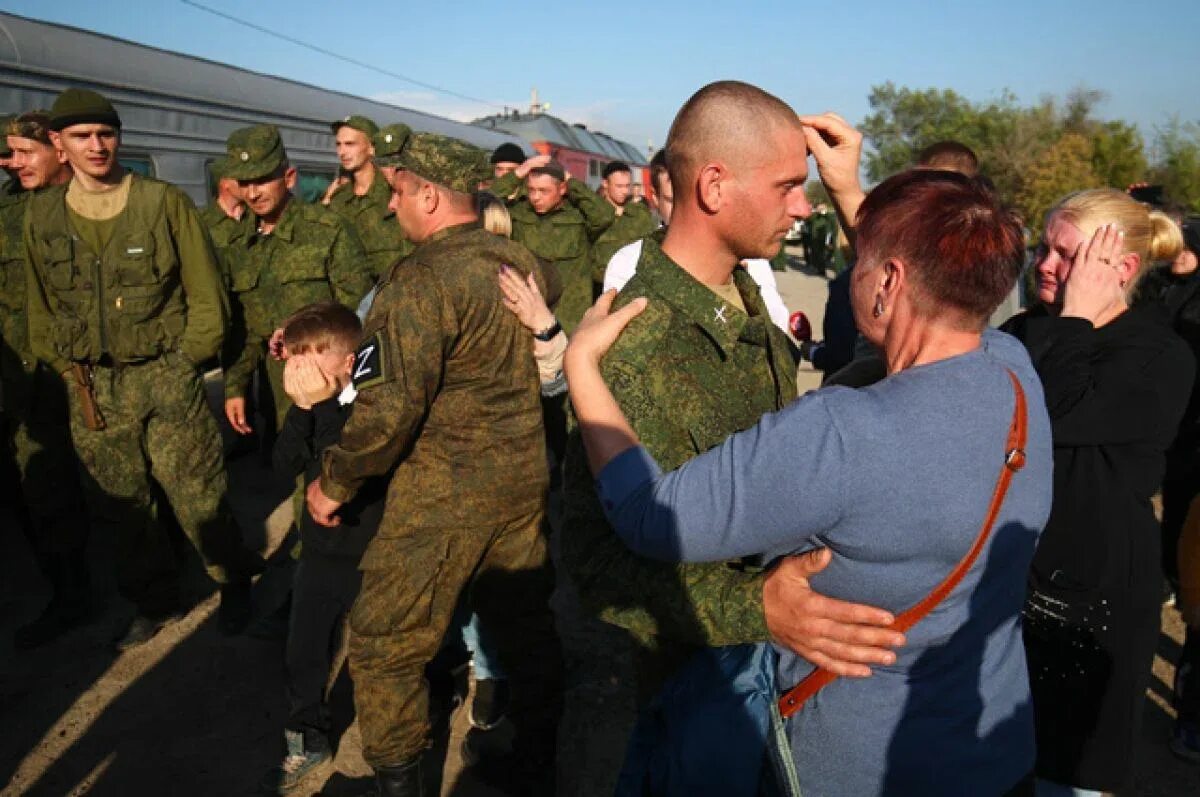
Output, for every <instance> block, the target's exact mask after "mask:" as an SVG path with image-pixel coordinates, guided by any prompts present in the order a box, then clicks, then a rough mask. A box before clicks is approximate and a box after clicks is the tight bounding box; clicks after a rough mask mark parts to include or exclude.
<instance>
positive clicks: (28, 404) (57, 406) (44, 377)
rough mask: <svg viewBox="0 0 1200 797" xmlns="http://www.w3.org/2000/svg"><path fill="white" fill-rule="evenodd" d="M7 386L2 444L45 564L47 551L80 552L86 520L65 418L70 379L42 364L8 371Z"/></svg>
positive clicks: (37, 552) (33, 540)
mask: <svg viewBox="0 0 1200 797" xmlns="http://www.w3.org/2000/svg"><path fill="white" fill-rule="evenodd" d="M18 383H19V384H18ZM3 390H4V396H5V400H6V402H7V404H8V406H7V407H6V410H5V414H6V416H7V420H8V423H7V428H6V429H5V437H4V441H3V445H4V446H6V447H7V448H8V451H9V453H10V454H11V457H12V461H13V463H14V465H15V466H16V471H17V478H18V480H19V483H20V498H21V500H22V501H23V502H24V505H25V511H26V520H27V525H28V528H26V530H25V531H26V536H27V537H28V538H29V543H30V545H31V547H32V548H33V551H34V554H35V555H36V556H37V558H38V562H39V564H43V563H44V561H45V560H46V558H47V557H53V556H60V555H69V554H74V553H79V552H82V551H83V550H84V549H85V548H86V546H87V533H88V521H87V515H86V513H85V511H84V502H83V494H82V492H81V490H80V486H79V461H78V459H77V458H76V456H75V446H74V444H73V443H72V442H71V432H70V427H69V426H68V422H67V397H66V385H64V384H63V380H62V379H61V378H60V377H59V376H58V375H57V374H54V373H52V372H51V371H50V369H48V368H46V367H45V366H40V365H39V366H37V367H36V368H34V369H32V370H31V371H26V372H24V373H22V374H20V375H16V374H6V378H5V379H4V382H3ZM18 397H19V398H18Z"/></svg>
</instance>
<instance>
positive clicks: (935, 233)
mask: <svg viewBox="0 0 1200 797" xmlns="http://www.w3.org/2000/svg"><path fill="white" fill-rule="evenodd" d="M856 229H857V249H858V258H859V261H860V262H870V263H883V262H886V261H887V260H889V259H892V258H895V259H897V260H900V261H902V262H903V263H904V264H905V265H906V266H908V269H909V273H910V275H911V278H912V280H913V282H914V287H915V288H916V293H917V299H918V301H920V302H921V303H922V305H924V306H926V307H927V308H928V309H929V310H931V311H933V312H934V313H936V312H937V311H938V309H939V308H941V309H955V310H957V311H959V312H960V313H962V314H964V315H966V316H968V317H969V318H971V319H973V320H975V321H978V322H980V324H981V326H982V324H983V323H986V321H987V318H988V316H990V315H991V314H992V312H993V311H994V310H995V309H996V308H997V307H999V306H1000V303H1001V302H1002V301H1004V297H1006V296H1007V295H1008V294H1009V292H1010V291H1011V290H1012V289H1013V286H1014V285H1015V284H1016V281H1017V278H1018V277H1019V276H1020V274H1021V268H1022V267H1023V265H1024V263H1025V237H1024V235H1023V234H1022V231H1021V222H1020V220H1019V219H1018V218H1017V216H1016V215H1015V214H1014V213H1012V212H1011V211H1009V210H1007V209H1005V208H1004V207H1003V206H1002V205H1001V204H1000V201H999V199H998V198H997V197H996V195H995V193H994V192H992V191H991V190H989V189H988V188H987V187H986V186H985V185H984V184H982V183H980V182H979V181H978V180H976V179H972V178H969V177H964V176H963V175H961V174H956V173H954V172H946V171H935V170H931V169H911V170H909V171H906V172H900V173H899V174H896V175H893V176H892V177H889V178H888V179H886V180H884V181H883V182H882V183H880V184H879V185H877V186H876V187H875V188H874V189H873V190H872V191H871V193H870V194H868V195H867V198H866V200H865V201H864V202H863V204H862V205H861V206H860V207H859V209H858V224H857V228H856Z"/></svg>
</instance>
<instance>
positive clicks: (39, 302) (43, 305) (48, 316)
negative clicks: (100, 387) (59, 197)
mask: <svg viewBox="0 0 1200 797" xmlns="http://www.w3.org/2000/svg"><path fill="white" fill-rule="evenodd" d="M23 228H24V239H25V302H26V314H27V316H28V319H29V346H30V349H31V350H32V351H33V354H34V356H35V357H37V358H38V359H39V360H41V361H42V362H44V363H46V364H47V365H49V366H50V367H51V368H53V369H54V372H55V373H56V374H61V373H63V372H64V371H66V370H67V369H68V368H70V367H71V363H70V362H69V361H68V360H66V359H65V358H63V357H61V356H59V354H58V352H57V351H55V349H54V346H53V345H52V344H51V342H50V341H51V338H52V335H51V325H52V324H53V322H54V314H53V313H51V312H50V303H49V302H48V301H47V300H46V293H45V291H44V290H43V289H42V281H41V278H40V277H39V276H38V275H39V274H40V273H41V270H42V269H41V265H42V262H41V258H40V257H38V254H37V248H36V247H35V246H34V245H33V231H32V229H31V226H30V218H29V214H28V213H26V215H25V223H24V225H23Z"/></svg>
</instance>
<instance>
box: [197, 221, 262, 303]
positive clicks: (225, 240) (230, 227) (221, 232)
mask: <svg viewBox="0 0 1200 797" xmlns="http://www.w3.org/2000/svg"><path fill="white" fill-rule="evenodd" d="M253 218H254V214H252V213H251V212H250V211H249V210H247V211H245V212H244V213H243V214H242V217H241V218H240V219H235V218H232V217H231V216H230V215H229V214H228V213H226V212H225V211H224V210H223V209H222V208H221V206H220V205H218V204H217V200H215V199H214V200H211V201H210V202H209V203H208V204H207V205H205V206H204V207H203V208H202V209H201V210H200V221H201V222H202V223H203V224H204V229H205V230H207V231H208V237H209V239H210V240H211V241H212V244H213V249H214V250H215V251H216V253H217V260H218V261H220V266H221V276H222V277H223V278H224V280H225V285H226V289H228V287H229V281H230V280H231V279H232V273H231V271H230V267H229V248H230V247H231V246H234V245H235V243H236V242H237V241H239V240H244V239H246V238H247V237H249V236H250V235H252V234H253V233H254V221H253Z"/></svg>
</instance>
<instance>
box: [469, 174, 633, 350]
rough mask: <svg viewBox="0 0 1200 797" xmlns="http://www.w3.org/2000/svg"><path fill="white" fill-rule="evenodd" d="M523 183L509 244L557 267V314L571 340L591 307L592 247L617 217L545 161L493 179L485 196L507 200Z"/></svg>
mask: <svg viewBox="0 0 1200 797" xmlns="http://www.w3.org/2000/svg"><path fill="white" fill-rule="evenodd" d="M522 183H524V189H525V190H524V192H522V193H520V194H519V195H518V196H517V198H516V199H515V200H514V201H513V202H512V203H511V204H510V206H509V213H510V214H511V215H512V227H513V230H512V239H513V240H514V241H516V242H517V243H519V244H524V245H525V246H526V247H528V248H529V251H531V252H533V253H534V254H535V255H537V256H538V257H540V258H541V259H543V260H546V261H548V262H550V263H554V264H555V265H556V266H558V273H559V275H560V276H561V277H562V285H563V290H562V297H561V298H560V299H559V300H558V306H557V307H556V308H555V313H556V315H557V316H558V320H559V322H560V323H562V326H563V329H564V330H566V332H567V334H570V333H571V331H572V330H574V329H575V325H576V324H578V323H579V319H580V318H583V314H584V313H585V312H586V311H587V309H588V307H590V306H591V304H592V276H591V275H592V261H591V251H592V244H593V243H594V242H595V241H596V239H598V238H599V237H600V236H601V234H603V233H604V231H605V230H607V229H608V228H609V226H610V225H611V224H612V223H613V220H614V219H615V218H616V214H615V213H614V212H613V208H612V205H610V204H609V203H608V202H606V201H605V200H604V199H603V198H602V197H600V196H599V195H598V194H597V193H596V192H595V191H593V190H592V189H590V188H588V187H587V185H585V184H584V183H582V182H580V181H579V180H576V179H575V178H574V177H569V176H568V175H567V173H566V171H564V170H563V167H562V166H561V165H559V164H558V163H555V162H554V161H551V160H550V158H549V157H547V156H545V155H540V156H536V157H533V158H530V159H529V160H527V161H525V162H524V163H522V164H521V165H520V166H518V167H517V168H516V169H515V170H514V171H512V172H510V173H508V174H506V175H504V176H502V177H498V178H496V180H495V181H493V182H492V185H491V187H490V188H489V189H488V190H489V191H491V192H492V193H493V194H495V195H496V196H498V197H511V196H513V195H514V194H516V193H517V192H518V190H519V189H521V188H522Z"/></svg>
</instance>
